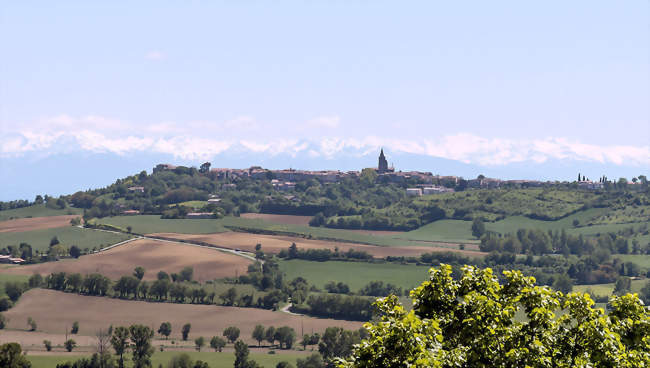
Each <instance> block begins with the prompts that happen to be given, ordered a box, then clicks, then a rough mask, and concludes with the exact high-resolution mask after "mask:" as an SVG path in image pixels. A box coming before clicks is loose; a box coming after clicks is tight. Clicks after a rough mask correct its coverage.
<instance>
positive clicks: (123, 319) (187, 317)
mask: <svg viewBox="0 0 650 368" xmlns="http://www.w3.org/2000/svg"><path fill="white" fill-rule="evenodd" d="M3 314H4V315H5V316H6V317H7V318H9V324H8V327H7V328H8V329H16V330H18V331H11V330H3V331H2V333H0V342H4V341H18V342H21V343H28V344H35V345H38V344H41V345H42V341H43V339H45V338H48V339H49V340H51V341H52V343H53V344H55V345H56V344H61V343H63V340H64V338H65V335H64V333H65V330H66V327H67V328H69V326H71V325H72V322H74V321H79V325H80V328H79V335H80V336H75V337H74V339H75V340H77V341H78V342H80V343H82V342H85V341H86V340H87V339H86V338H84V337H83V335H87V336H92V335H94V333H95V332H96V331H97V330H98V329H99V328H107V327H108V326H109V325H111V324H112V325H113V326H124V325H126V326H128V325H130V324H134V323H140V324H144V325H147V326H150V327H153V328H154V329H155V330H156V331H157V330H158V327H159V326H160V324H161V323H162V322H165V321H169V322H171V324H172V336H171V337H172V338H180V336H181V334H180V330H181V326H182V325H184V324H185V323H191V324H192V330H191V332H190V338H191V340H193V339H194V338H195V337H198V336H204V337H207V338H208V339H209V337H211V336H215V335H216V336H221V333H222V332H223V330H224V329H225V328H226V327H228V326H237V327H238V328H239V329H240V330H241V335H240V337H241V338H242V339H244V340H245V341H247V342H249V343H253V340H252V339H251V333H252V331H253V328H254V327H255V325H256V324H261V325H264V326H266V327H268V326H277V327H279V326H285V325H286V326H290V327H293V328H294V329H295V330H296V333H297V334H300V332H301V323H302V328H304V331H305V333H311V332H312V330H313V331H314V332H321V333H322V332H323V331H324V330H325V328H327V327H330V326H340V327H344V328H347V329H358V328H359V327H361V325H362V323H360V322H351V321H340V320H333V319H324V318H323V319H321V318H311V317H300V316H293V315H290V314H287V313H282V312H273V311H269V310H263V309H254V308H237V307H221V306H215V305H191V304H172V303H151V302H141V301H127V300H119V299H112V298H101V297H94V296H83V295H77V294H71V293H63V292H60V291H53V290H45V289H32V290H30V291H28V292H26V293H25V294H24V295H23V296H22V297H21V298H20V300H19V301H18V304H17V305H16V306H14V307H13V308H11V309H10V310H9V311H7V312H4V313H3ZM28 317H32V318H34V320H35V321H36V322H37V324H38V330H37V332H35V333H34V332H31V333H29V332H26V330H27V323H26V321H27V318H28ZM44 333H47V334H58V336H53V335H50V336H47V337H46V336H45V335H44ZM90 342H92V340H90Z"/></svg>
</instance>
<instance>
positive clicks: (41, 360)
mask: <svg viewBox="0 0 650 368" xmlns="http://www.w3.org/2000/svg"><path fill="white" fill-rule="evenodd" d="M205 338H206V339H207V340H208V341H209V339H210V338H211V337H210V336H205ZM206 344H207V343H206ZM254 351H255V348H253V347H251V353H250V355H249V358H250V359H253V360H255V361H256V362H257V363H259V364H261V365H262V366H264V367H275V366H276V364H278V363H279V362H282V361H287V362H289V363H291V364H292V365H293V366H295V365H296V359H298V358H305V357H306V356H308V354H305V353H298V352H295V351H286V352H285V351H282V350H277V351H276V354H268V353H256V352H254ZM181 353H187V354H189V355H190V357H192V359H193V360H202V361H204V362H206V363H208V365H209V366H210V368H231V367H232V366H233V363H234V362H235V354H234V353H233V352H225V351H224V352H221V353H216V352H214V351H213V350H212V349H209V346H208V348H204V351H201V352H198V351H187V352H179V351H162V352H161V351H159V350H156V351H155V352H154V354H153V355H152V357H151V363H152V364H151V365H152V367H158V366H159V365H161V364H162V366H163V367H166V366H167V363H168V362H169V360H170V359H171V358H172V357H173V356H175V355H178V354H181ZM83 357H86V358H87V357H90V355H89V354H86V355H84V354H79V353H75V352H74V351H73V352H71V353H65V354H61V355H58V354H57V355H30V354H27V359H29V361H30V362H31V363H32V368H52V367H55V366H56V365H57V364H61V363H65V362H68V361H74V360H77V359H80V358H83ZM124 363H125V367H127V368H128V367H133V362H132V361H131V356H130V355H126V356H125V358H124Z"/></svg>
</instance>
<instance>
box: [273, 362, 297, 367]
mask: <svg viewBox="0 0 650 368" xmlns="http://www.w3.org/2000/svg"><path fill="white" fill-rule="evenodd" d="M275 368H293V365H291V363H289V362H287V361H286V360H283V361H281V362H280V363H278V364H276V365H275Z"/></svg>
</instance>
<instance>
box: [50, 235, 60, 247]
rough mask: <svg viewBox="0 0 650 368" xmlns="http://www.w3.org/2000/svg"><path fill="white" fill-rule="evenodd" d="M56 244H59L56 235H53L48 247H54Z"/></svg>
mask: <svg viewBox="0 0 650 368" xmlns="http://www.w3.org/2000/svg"><path fill="white" fill-rule="evenodd" d="M57 244H59V238H58V237H57V236H56V235H54V236H53V237H52V239H50V247H52V246H55V245H57Z"/></svg>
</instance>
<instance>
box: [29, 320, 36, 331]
mask: <svg viewBox="0 0 650 368" xmlns="http://www.w3.org/2000/svg"><path fill="white" fill-rule="evenodd" d="M27 325H28V326H29V330H30V331H36V327H37V326H36V321H34V319H33V318H32V317H27Z"/></svg>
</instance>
